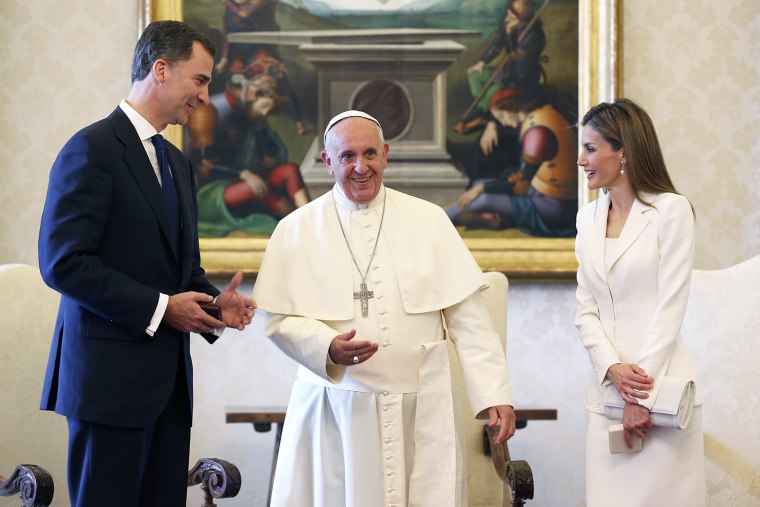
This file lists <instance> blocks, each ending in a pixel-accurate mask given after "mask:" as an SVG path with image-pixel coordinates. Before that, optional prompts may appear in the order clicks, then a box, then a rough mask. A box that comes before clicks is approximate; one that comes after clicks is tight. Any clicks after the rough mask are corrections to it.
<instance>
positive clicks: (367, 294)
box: [354, 282, 375, 317]
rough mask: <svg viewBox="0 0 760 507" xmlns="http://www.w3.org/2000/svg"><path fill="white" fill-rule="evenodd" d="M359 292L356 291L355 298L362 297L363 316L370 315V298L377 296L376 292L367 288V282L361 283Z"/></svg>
mask: <svg viewBox="0 0 760 507" xmlns="http://www.w3.org/2000/svg"><path fill="white" fill-rule="evenodd" d="M359 289H360V290H359V292H354V299H360V300H361V303H362V317H369V300H370V298H374V297H375V293H374V292H372V291H371V290H367V284H366V283H365V282H362V283H360V284H359Z"/></svg>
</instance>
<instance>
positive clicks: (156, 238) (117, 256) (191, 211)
mask: <svg viewBox="0 0 760 507" xmlns="http://www.w3.org/2000/svg"><path fill="white" fill-rule="evenodd" d="M167 149H168V155H169V164H170V167H171V170H172V173H173V175H174V181H175V184H176V187H177V193H178V196H179V201H180V208H181V222H182V233H181V246H180V251H179V252H174V251H173V250H172V246H171V244H170V242H169V240H168V230H169V229H168V223H167V215H166V207H165V205H164V201H163V197H162V194H161V187H160V185H159V183H158V179H157V178H156V175H155V172H154V171H153V167H152V166H151V164H150V161H149V159H148V156H147V154H146V153H145V149H144V148H143V145H142V142H141V141H140V139H139V137H138V135H137V132H136V130H135V128H134V126H133V125H132V123H131V122H130V121H129V119H128V118H127V116H126V114H125V113H124V112H123V111H122V110H121V108H118V107H117V108H116V110H114V112H113V113H111V115H110V116H109V117H108V118H106V119H103V120H101V121H99V122H97V123H94V124H93V125H90V126H89V127H86V128H84V129H82V130H81V131H79V132H78V133H77V134H75V135H74V137H72V138H71V139H70V140H69V141H68V143H66V145H65V146H64V147H63V149H62V150H61V152H60V154H59V155H58V158H57V159H56V161H55V163H54V164H53V167H52V169H51V171H50V182H49V186H48V191H47V197H46V201H45V208H44V210H43V213H42V222H41V225H40V237H39V262H40V270H41V272H42V277H43V279H44V280H45V282H46V283H47V284H48V285H50V286H51V287H52V288H54V289H55V290H57V291H58V292H60V293H61V296H62V297H61V303H60V308H59V310H58V318H57V320H56V324H55V331H54V335H53V340H52V345H51V349H50V358H49V360H48V366H47V371H46V373H45V381H44V385H43V391H42V401H41V406H40V408H42V409H44V410H55V411H56V412H58V413H59V414H62V415H65V416H68V417H74V418H77V419H83V420H87V421H92V422H96V423H101V424H107V425H111V426H121V427H139V426H144V425H145V424H147V423H149V422H151V421H154V420H156V419H157V418H158V416H159V414H160V413H161V411H162V410H163V408H164V407H165V406H166V404H167V402H168V400H169V397H170V396H171V393H172V388H173V386H174V381H175V377H176V375H177V369H178V366H179V365H180V364H181V363H180V361H181V359H180V358H181V357H184V364H185V372H186V377H187V378H186V381H187V394H188V397H189V399H190V402H191V404H192V364H191V360H190V348H189V335H188V333H181V332H179V331H176V330H174V329H172V328H170V327H168V326H166V325H165V324H163V323H162V324H161V325H160V326H159V328H158V330H157V332H156V333H155V335H154V336H149V335H148V334H147V333H146V332H145V329H146V328H147V327H148V325H149V323H150V319H151V317H152V316H153V313H154V311H155V309H156V305H157V303H158V298H159V293H160V292H162V293H164V294H169V295H172V294H176V293H179V292H184V291H188V290H191V291H197V292H203V293H206V294H211V295H213V296H215V295H217V294H218V293H219V291H218V289H216V288H215V287H214V286H213V285H212V284H211V283H210V282H209V281H208V280H207V279H206V276H205V273H204V271H203V269H202V268H201V266H200V252H199V247H198V233H197V205H196V200H195V182H194V178H193V171H192V167H191V165H190V162H189V161H188V160H187V158H186V157H185V156H184V155H183V154H182V153H181V152H180V151H179V150H178V149H177V148H176V147H174V146H173V145H171V144H169V143H167ZM206 339H207V340H209V341H213V339H214V338H213V337H211V336H206Z"/></svg>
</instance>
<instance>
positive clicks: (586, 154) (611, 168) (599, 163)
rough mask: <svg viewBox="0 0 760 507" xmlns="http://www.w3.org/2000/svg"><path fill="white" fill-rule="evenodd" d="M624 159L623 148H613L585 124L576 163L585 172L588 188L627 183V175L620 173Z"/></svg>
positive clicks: (608, 186)
mask: <svg viewBox="0 0 760 507" xmlns="http://www.w3.org/2000/svg"><path fill="white" fill-rule="evenodd" d="M624 160H625V156H624V153H623V149H622V148H621V149H619V150H614V149H612V146H611V145H610V143H608V142H607V141H606V140H605V139H604V137H602V135H601V134H600V133H599V132H597V131H596V130H594V128H593V127H591V126H589V125H586V126H584V127H583V133H582V134H581V153H580V155H579V156H578V165H579V166H580V167H582V168H583V171H584V172H585V173H586V181H587V182H588V188H589V190H595V189H599V188H613V187H615V186H617V185H620V184H626V185H628V184H629V182H628V177H627V175H625V174H620V169H621V162H622V161H624Z"/></svg>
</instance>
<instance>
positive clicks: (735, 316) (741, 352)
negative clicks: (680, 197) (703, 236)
mask: <svg viewBox="0 0 760 507" xmlns="http://www.w3.org/2000/svg"><path fill="white" fill-rule="evenodd" d="M682 334H683V336H684V339H685V340H686V344H687V347H689V350H690V351H691V352H692V354H693V356H694V360H695V362H696V367H697V373H698V375H699V381H700V387H701V389H702V392H703V394H704V398H705V404H704V406H703V408H702V416H703V421H704V441H705V462H706V464H705V466H706V472H707V496H708V505H709V506H710V507H729V506H730V507H749V506H756V505H760V431H759V430H758V424H759V423H760V256H757V257H753V258H751V259H749V260H747V261H744V262H742V263H740V264H737V265H735V266H732V267H729V268H726V269H718V270H705V271H703V270H694V273H693V275H692V282H691V293H690V296H689V303H688V306H687V308H686V318H685V319H684V324H683V328H682Z"/></svg>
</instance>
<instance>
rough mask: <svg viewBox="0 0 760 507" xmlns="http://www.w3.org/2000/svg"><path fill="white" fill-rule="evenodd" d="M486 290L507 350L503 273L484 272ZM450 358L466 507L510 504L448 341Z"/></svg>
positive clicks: (452, 348)
mask: <svg viewBox="0 0 760 507" xmlns="http://www.w3.org/2000/svg"><path fill="white" fill-rule="evenodd" d="M485 279H486V282H487V283H488V289H486V290H485V291H484V292H483V298H484V300H485V303H486V307H487V309H488V313H489V315H490V317H491V322H492V323H493V326H494V328H495V329H496V332H497V333H498V334H499V337H500V338H501V343H502V346H503V347H504V349H505V350H506V339H507V293H508V290H509V282H508V281H507V277H506V276H504V274H503V273H497V272H488V273H485ZM449 358H450V361H451V373H452V378H453V381H452V383H453V385H454V391H455V399H456V400H458V402H459V404H460V410H458V415H459V416H460V417H461V420H460V421H459V426H460V427H461V428H463V431H464V435H463V438H464V441H465V452H466V455H467V456H466V460H467V490H468V501H469V507H498V506H501V505H503V504H504V505H509V501H510V500H511V498H510V493H509V489H508V488H507V487H506V485H505V484H504V482H503V481H502V480H501V479H500V478H499V476H498V475H497V473H496V470H495V468H494V460H493V459H492V457H491V456H487V455H486V454H485V453H484V442H483V425H484V423H485V421H478V420H475V419H473V418H472V409H471V408H470V404H469V402H468V400H467V392H466V390H465V387H464V381H463V379H462V370H461V368H460V367H459V363H458V361H457V359H456V352H455V351H454V347H453V345H452V344H451V343H449Z"/></svg>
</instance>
